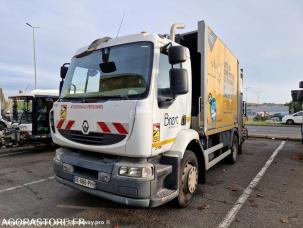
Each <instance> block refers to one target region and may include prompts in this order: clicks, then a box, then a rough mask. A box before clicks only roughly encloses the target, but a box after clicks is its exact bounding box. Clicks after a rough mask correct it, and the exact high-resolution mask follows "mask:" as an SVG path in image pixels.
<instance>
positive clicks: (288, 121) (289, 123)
mask: <svg viewBox="0 0 303 228" xmlns="http://www.w3.org/2000/svg"><path fill="white" fill-rule="evenodd" d="M294 123H295V122H294V121H293V120H287V121H286V125H293V124H294Z"/></svg>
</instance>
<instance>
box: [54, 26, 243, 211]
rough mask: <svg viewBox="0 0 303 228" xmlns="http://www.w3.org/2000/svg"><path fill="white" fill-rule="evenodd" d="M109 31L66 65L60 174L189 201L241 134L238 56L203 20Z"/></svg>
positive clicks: (58, 129) (67, 179)
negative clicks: (191, 25)
mask: <svg viewBox="0 0 303 228" xmlns="http://www.w3.org/2000/svg"><path fill="white" fill-rule="evenodd" d="M184 26H185V25H184V24H180V23H175V24H173V25H172V27H171V30H170V34H169V35H165V34H164V35H156V34H150V33H147V32H141V33H139V34H135V35H128V36H123V37H117V38H110V37H103V38H100V39H97V40H95V41H93V42H92V43H91V44H89V45H88V46H86V47H84V48H81V49H79V50H78V51H77V52H76V53H75V54H74V56H73V57H72V59H71V62H70V63H65V64H64V65H62V67H61V72H60V74H61V79H62V80H61V82H60V90H61V93H60V97H59V99H58V101H57V102H55V103H54V107H53V109H52V111H51V114H50V125H51V134H52V139H53V142H54V143H55V144H57V145H59V146H60V148H58V149H57V150H56V154H55V157H54V160H53V168H54V172H55V177H56V179H57V180H58V181H59V182H60V183H62V184H64V185H67V186H70V187H72V188H75V189H79V190H81V191H83V192H87V193H90V194H93V195H96V196H99V197H102V198H105V199H109V200H112V201H115V202H118V203H122V204H126V205H131V206H136V207H156V206H159V205H162V204H164V203H166V202H168V201H171V200H175V202H176V203H177V205H179V206H180V207H186V206H187V205H189V204H190V202H191V201H192V200H193V195H194V194H195V192H196V191H197V188H198V184H202V183H204V182H205V175H206V171H207V170H209V169H210V168H211V167H213V166H214V165H215V164H217V163H218V162H220V161H222V160H226V161H227V162H229V163H231V164H233V163H235V162H236V161H237V158H238V154H240V153H241V145H242V143H243V141H244V137H243V131H244V126H243V107H242V106H243V104H242V98H243V92H242V86H243V85H242V83H243V74H242V71H241V70H240V66H239V61H238V60H237V58H236V57H235V55H234V54H233V53H232V52H231V51H230V49H228V48H227V47H226V46H225V44H224V43H223V42H222V41H221V39H220V38H219V37H217V35H216V34H215V33H214V31H213V30H212V29H211V28H210V27H209V26H208V25H207V24H206V23H205V22H204V21H199V22H198V23H197V30H195V31H191V32H186V33H183V34H181V33H180V34H177V29H182V28H184Z"/></svg>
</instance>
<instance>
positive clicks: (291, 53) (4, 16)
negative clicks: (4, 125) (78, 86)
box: [0, 0, 303, 103]
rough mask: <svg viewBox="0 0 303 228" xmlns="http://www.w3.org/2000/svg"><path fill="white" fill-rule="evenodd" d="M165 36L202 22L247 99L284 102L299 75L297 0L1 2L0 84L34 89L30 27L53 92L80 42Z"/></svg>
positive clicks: (302, 58)
mask: <svg viewBox="0 0 303 228" xmlns="http://www.w3.org/2000/svg"><path fill="white" fill-rule="evenodd" d="M124 11H125V19H124V22H123V25H122V28H121V31H120V36H121V35H127V34H133V33H139V32H141V31H147V32H150V33H157V34H158V33H169V29H170V25H171V24H172V23H174V22H183V23H185V25H186V29H185V30H184V31H191V30H195V29H196V27H197V21H199V20H205V21H206V22H207V23H208V24H209V25H210V26H211V27H212V29H213V30H214V31H215V33H216V34H217V35H218V36H219V37H220V38H221V39H222V40H223V41H224V42H225V44H227V46H228V47H229V48H230V49H231V50H232V51H233V53H234V54H235V55H236V56H237V58H238V59H239V61H240V64H241V65H242V68H244V72H245V87H250V89H248V101H250V102H256V100H257V91H260V102H275V103H285V102H287V101H290V100H291V97H290V90H291V89H296V88H298V83H299V81H300V80H303V1H302V0H267V1H257V0H255V1H253V0H246V1H243V0H217V1H216V0H209V1H205V0H186V1H176V0H175V1H163V0H162V1H158V0H153V1H142V0H141V1H131V0H128V1H125V0H124V1H123V0H121V1H118V0H112V1H100V0H85V1H84V0H82V1H80V0H71V1H69V0H68V1H67V0H64V1H63V0H60V1H59V0H58V1H38V0H34V1H33V0H27V1H21V0H1V1H0V28H1V30H0V37H1V39H0V88H1V87H2V88H3V89H4V92H5V93H6V95H7V96H9V95H12V94H14V93H16V92H17V91H18V90H19V89H25V88H27V87H28V89H29V90H30V89H33V86H34V73H33V72H34V71H33V49H32V31H31V28H30V27H28V26H26V25H25V23H26V22H29V23H31V24H32V25H34V26H40V27H41V28H40V29H38V31H37V32H36V48H37V53H36V54H37V76H38V88H41V89H56V88H58V85H59V81H60V78H59V68H60V66H61V65H62V63H65V62H69V60H70V58H71V56H72V55H73V53H74V52H75V51H76V50H77V49H78V48H80V47H82V46H84V45H87V44H89V43H91V42H92V41H93V40H95V39H96V38H99V37H103V36H111V37H115V35H116V33H117V30H118V27H119V23H120V21H121V17H122V15H123V12H124Z"/></svg>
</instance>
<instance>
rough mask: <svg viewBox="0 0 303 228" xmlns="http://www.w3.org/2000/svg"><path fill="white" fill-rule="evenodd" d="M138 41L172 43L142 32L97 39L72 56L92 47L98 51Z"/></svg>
mask: <svg viewBox="0 0 303 228" xmlns="http://www.w3.org/2000/svg"><path fill="white" fill-rule="evenodd" d="M140 41H150V42H153V43H157V42H158V41H160V42H161V43H163V44H165V43H168V42H172V41H171V40H169V39H167V38H165V37H162V36H159V35H157V34H150V33H147V32H142V33H139V34H133V35H127V36H121V37H117V38H110V37H103V38H100V39H97V40H95V41H93V42H92V43H91V44H89V45H87V46H84V47H82V48H80V49H78V50H77V51H76V52H75V54H74V56H79V55H80V54H81V53H84V52H86V51H88V50H91V47H92V46H93V45H94V47H93V50H92V51H94V50H98V49H101V48H104V47H111V46H117V45H121V44H126V43H134V42H140Z"/></svg>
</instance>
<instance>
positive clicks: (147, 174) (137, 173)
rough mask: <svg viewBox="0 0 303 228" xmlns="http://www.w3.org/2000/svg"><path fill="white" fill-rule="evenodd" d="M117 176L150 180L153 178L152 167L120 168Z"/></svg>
mask: <svg viewBox="0 0 303 228" xmlns="http://www.w3.org/2000/svg"><path fill="white" fill-rule="evenodd" d="M119 175H121V176H127V177H137V178H152V177H154V171H153V167H151V166H149V167H148V166H147V167H127V166H121V167H120V168H119Z"/></svg>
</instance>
